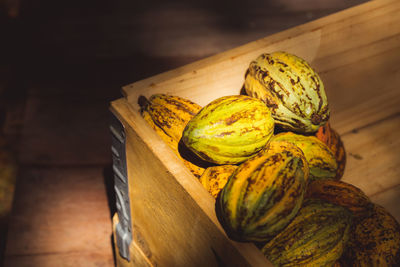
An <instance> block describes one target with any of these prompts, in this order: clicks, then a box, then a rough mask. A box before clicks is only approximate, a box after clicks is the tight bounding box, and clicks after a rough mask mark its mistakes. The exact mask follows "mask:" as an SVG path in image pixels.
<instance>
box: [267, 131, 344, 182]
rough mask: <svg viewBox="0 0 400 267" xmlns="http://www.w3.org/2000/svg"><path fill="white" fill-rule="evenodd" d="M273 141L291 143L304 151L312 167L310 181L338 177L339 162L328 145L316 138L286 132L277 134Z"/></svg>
mask: <svg viewBox="0 0 400 267" xmlns="http://www.w3.org/2000/svg"><path fill="white" fill-rule="evenodd" d="M272 139H273V140H277V141H286V142H290V143H292V144H294V145H296V146H298V147H299V148H300V149H301V150H302V151H303V153H304V156H305V157H306V159H307V162H308V166H309V167H310V179H323V178H335V177H336V170H337V162H336V158H335V155H333V153H332V151H331V150H330V149H329V148H328V146H327V145H325V144H324V143H323V142H322V141H320V140H319V139H318V138H316V137H315V136H305V135H301V134H295V133H292V132H286V133H280V134H277V135H275V136H274V137H273V138H272Z"/></svg>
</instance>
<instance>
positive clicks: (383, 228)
mask: <svg viewBox="0 0 400 267" xmlns="http://www.w3.org/2000/svg"><path fill="white" fill-rule="evenodd" d="M341 261H342V262H343V263H344V264H343V265H344V266H353V267H389V266H400V225H399V223H398V222H397V221H396V219H395V218H394V217H393V216H392V215H391V214H390V213H389V212H388V211H386V210H385V209H384V208H383V207H381V206H379V205H376V204H374V206H373V207H372V208H371V213H370V214H369V216H367V217H365V218H363V219H362V220H360V221H358V222H357V223H356V224H354V228H353V231H352V235H351V237H350V242H349V246H348V249H347V250H346V252H345V254H344V255H343V258H342V259H341Z"/></svg>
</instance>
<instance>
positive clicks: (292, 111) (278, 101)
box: [244, 52, 329, 133]
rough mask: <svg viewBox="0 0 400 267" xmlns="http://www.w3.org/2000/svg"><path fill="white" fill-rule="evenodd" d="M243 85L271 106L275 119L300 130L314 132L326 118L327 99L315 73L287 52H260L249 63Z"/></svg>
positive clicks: (303, 62) (280, 123)
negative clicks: (260, 53)
mask: <svg viewBox="0 0 400 267" xmlns="http://www.w3.org/2000/svg"><path fill="white" fill-rule="evenodd" d="M244 88H245V90H246V93H247V94H248V95H250V96H253V97H257V98H260V99H261V100H262V101H264V102H265V104H266V105H267V106H268V107H269V108H270V109H271V111H272V116H273V117H274V119H275V123H276V124H277V125H279V126H281V127H282V128H284V129H287V130H289V131H294V132H299V133H310V132H316V131H317V130H318V128H319V127H320V126H322V125H324V124H325V123H326V121H328V119H329V108H328V100H327V97H326V94H325V89H324V85H323V83H322V81H321V79H320V77H319V76H318V74H317V73H316V72H315V71H314V70H313V69H312V68H311V66H310V65H309V64H308V63H307V62H306V61H305V60H303V59H301V58H300V57H297V56H295V55H293V54H289V53H286V52H274V53H270V54H267V53H265V54H262V55H260V56H259V57H257V58H256V59H255V60H254V61H252V62H251V63H250V66H249V68H248V70H247V72H246V75H245V83H244Z"/></svg>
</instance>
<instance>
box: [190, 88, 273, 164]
mask: <svg viewBox="0 0 400 267" xmlns="http://www.w3.org/2000/svg"><path fill="white" fill-rule="evenodd" d="M273 130H274V120H273V119H272V116H271V112H270V110H269V109H268V107H267V106H266V105H265V104H264V103H263V102H262V101H261V100H259V99H256V98H253V97H249V96H244V95H233V96H224V97H221V98H218V99H216V100H214V101H212V102H211V103H209V104H208V105H207V106H205V107H203V108H202V109H201V110H200V111H199V113H197V114H196V115H195V116H194V117H193V118H192V119H191V120H190V121H189V122H188V124H187V125H186V128H185V129H184V131H183V136H182V140H183V142H184V144H185V145H186V146H187V147H188V148H189V149H190V150H192V151H193V152H194V153H195V154H196V155H198V156H199V157H200V158H201V159H203V160H205V161H208V162H212V163H216V164H220V165H223V164H237V163H240V162H243V161H245V160H247V159H249V158H251V157H253V156H255V155H256V154H257V153H258V152H259V151H261V149H262V148H263V147H264V146H265V145H266V144H267V143H268V141H269V139H270V138H271V136H272V134H273Z"/></svg>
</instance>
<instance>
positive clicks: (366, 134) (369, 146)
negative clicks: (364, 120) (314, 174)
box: [342, 114, 400, 221]
mask: <svg viewBox="0 0 400 267" xmlns="http://www.w3.org/2000/svg"><path fill="white" fill-rule="evenodd" d="M399 131H400V114H397V115H394V116H392V117H390V118H388V119H386V120H382V121H379V122H376V123H374V124H372V125H370V126H368V127H364V128H361V129H359V130H356V131H353V132H349V133H347V134H344V135H342V140H343V143H344V145H345V148H346V152H347V165H346V169H345V171H344V175H343V181H346V182H349V183H351V184H354V185H356V186H357V187H359V188H360V189H361V190H363V191H364V192H365V193H366V194H367V195H368V196H370V197H371V198H372V200H377V201H378V203H381V204H383V206H385V207H386V206H388V207H391V210H392V212H393V215H394V216H395V217H396V218H397V219H398V220H399V218H400V212H399V211H400V210H399V209H398V208H397V209H393V208H395V206H398V205H396V204H395V203H400V194H399V190H398V187H399V186H400V139H399ZM386 192H387V193H386ZM386 194H387V195H386ZM399 221H400V220H399Z"/></svg>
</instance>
